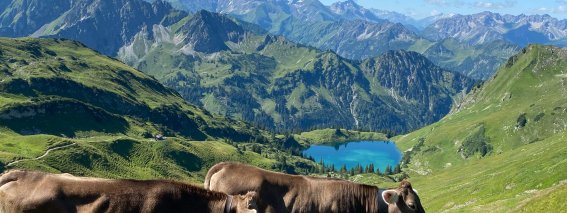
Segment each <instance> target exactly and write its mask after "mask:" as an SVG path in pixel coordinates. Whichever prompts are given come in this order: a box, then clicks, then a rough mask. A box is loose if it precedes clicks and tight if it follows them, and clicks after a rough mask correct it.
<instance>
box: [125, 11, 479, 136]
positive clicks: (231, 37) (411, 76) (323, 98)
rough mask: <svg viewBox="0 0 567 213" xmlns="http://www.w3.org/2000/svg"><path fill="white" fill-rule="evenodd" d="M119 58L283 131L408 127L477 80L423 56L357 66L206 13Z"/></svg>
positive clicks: (201, 99)
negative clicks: (436, 63)
mask: <svg viewBox="0 0 567 213" xmlns="http://www.w3.org/2000/svg"><path fill="white" fill-rule="evenodd" d="M219 41H220V42H219ZM118 58H119V59H120V60H122V61H125V62H126V63H128V64H130V65H132V66H134V67H136V68H138V69H140V70H142V71H144V72H147V73H150V74H151V75H153V76H156V78H158V79H159V80H160V81H162V82H164V84H166V85H167V86H169V87H171V88H175V89H176V90H177V91H179V92H180V93H181V94H182V95H183V96H184V98H185V99H186V100H188V101H189V102H191V103H193V104H196V105H199V106H202V107H204V108H205V109H207V110H209V111H211V112H215V113H218V114H222V115H229V116H231V117H237V118H240V119H243V120H245V121H249V122H253V123H255V124H257V125H260V126H262V127H265V128H268V129H277V130H283V131H290V130H308V129H313V128H328V127H335V126H340V127H345V128H351V129H369V130H392V131H395V132H403V131H408V130H410V129H413V128H417V127H419V126H422V125H425V124H427V123H431V122H434V121H436V120H438V119H440V118H441V117H442V116H444V115H445V114H446V113H448V112H449V110H450V106H451V105H452V103H453V97H454V96H456V95H458V94H460V93H461V92H466V91H467V90H468V88H470V87H471V86H472V85H473V84H474V82H475V81H473V80H470V79H468V78H466V77H464V76H462V75H460V74H457V73H453V72H450V71H448V70H444V69H442V68H439V67H437V66H436V65H434V64H433V63H431V62H430V61H429V60H427V59H426V58H425V57H423V56H421V55H420V54H418V53H415V52H406V51H402V50H399V51H390V52H387V53H385V54H383V55H382V56H379V57H375V58H371V59H367V60H364V61H360V62H359V61H351V60H348V59H344V58H342V57H340V56H339V55H337V54H336V53H334V52H330V51H327V52H323V51H319V50H316V49H314V48H310V47H306V46H302V45H297V44H295V43H293V42H290V41H288V40H287V39H285V38H283V37H278V36H273V35H269V34H256V33H255V32H253V31H249V30H247V29H245V28H244V27H241V26H239V25H238V24H237V23H236V22H234V21H233V20H232V19H230V18H228V17H226V16H223V15H219V14H216V13H211V12H207V11H198V12H197V13H196V14H194V15H193V16H191V17H190V18H186V19H183V20H181V21H180V22H179V23H174V24H173V25H172V26H163V25H157V26H154V28H153V29H152V30H151V31H149V30H143V31H141V32H140V33H139V34H138V35H136V37H135V40H134V41H133V42H132V43H131V44H130V45H128V46H125V47H124V48H122V49H121V51H120V53H119V54H118ZM418 103H420V104H418ZM373 113H376V114H373ZM329 114H335V116H326V115H329ZM378 114H381V115H388V116H377V115H378Z"/></svg>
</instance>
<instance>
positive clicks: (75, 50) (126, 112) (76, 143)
mask: <svg viewBox="0 0 567 213" xmlns="http://www.w3.org/2000/svg"><path fill="white" fill-rule="evenodd" d="M159 134H163V135H164V136H166V139H165V140H155V139H153V138H154V136H156V135H159ZM242 143H252V144H258V146H259V147H261V148H262V149H261V150H259V151H258V150H256V151H257V152H261V153H262V154H259V153H257V152H252V151H246V150H244V149H243V148H242V145H240V144H242ZM281 143H282V140H281V139H278V138H277V137H274V138H272V137H269V136H268V134H266V133H265V132H263V131H260V130H258V129H256V128H253V127H251V126H249V125H247V124H245V123H242V122H239V121H234V120H230V119H226V118H223V117H217V116H213V115H211V114H210V113H208V112H207V111H204V110H201V109H199V108H197V107H195V106H192V105H189V104H187V103H186V102H185V101H184V100H183V99H182V98H181V96H180V95H179V94H177V93H176V92H175V91H173V90H171V89H168V88H165V87H164V86H162V85H161V84H160V83H158V82H157V81H156V80H155V79H153V78H152V77H149V76H148V75H146V74H144V73H142V72H140V71H137V70H135V69H133V68H131V67H128V66H127V65H125V64H123V63H121V62H119V61H117V60H115V59H112V58H109V57H106V56H102V55H100V54H99V53H97V52H96V51H93V50H91V49H88V48H86V47H85V46H84V45H82V44H80V43H78V42H74V41H68V40H59V39H31V38H24V39H5V38H4V39H0V148H1V149H0V150H2V151H1V152H0V170H4V169H7V168H29V169H39V170H47V171H53V172H68V173H72V174H78V175H84V176H97V177H115V178H116V177H122V178H126V177H128V178H142V179H145V178H158V177H159V178H174V179H182V180H189V181H193V182H198V181H202V180H203V178H204V174H205V173H206V171H207V169H208V167H209V166H212V165H213V164H215V163H216V162H220V161H227V160H228V161H241V162H248V163H251V164H254V165H258V166H261V167H264V168H269V169H276V170H279V169H285V170H286V171H288V172H292V173H293V172H302V171H307V170H308V169H310V168H311V167H313V165H314V163H313V162H311V161H307V160H305V159H302V158H300V157H296V156H292V155H290V154H289V153H288V152H287V151H285V149H283V147H282V146H281V145H278V144H281ZM279 147H282V149H278V148H279ZM283 158H286V159H287V162H286V163H284V164H282V163H281V162H276V161H275V160H272V159H283ZM297 165H300V166H297Z"/></svg>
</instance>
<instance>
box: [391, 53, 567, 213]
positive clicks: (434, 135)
mask: <svg viewBox="0 0 567 213" xmlns="http://www.w3.org/2000/svg"><path fill="white" fill-rule="evenodd" d="M566 53H567V52H566V50H564V49H559V48H554V47H549V46H537V45H532V46H529V47H528V48H527V49H526V50H525V51H524V53H521V54H519V55H518V56H515V57H514V58H513V59H511V60H512V61H511V62H510V63H509V64H508V65H507V66H506V67H503V68H502V69H501V70H499V72H498V73H497V75H496V77H495V78H494V79H492V80H490V81H488V82H486V83H485V84H484V85H483V86H481V87H480V88H476V89H475V90H474V91H473V92H472V93H471V94H469V95H468V96H467V97H466V98H465V99H464V102H463V103H462V104H461V106H460V107H459V108H458V109H455V110H454V112H453V113H451V114H450V115H448V116H447V117H445V118H444V119H442V120H441V121H439V122H437V123H434V124H432V125H429V126H427V127H424V128H422V129H420V130H417V131H415V132H412V133H410V134H407V135H402V136H398V137H395V138H394V139H393V140H394V141H396V143H397V145H398V147H400V149H401V150H412V149H413V148H414V145H415V144H417V143H418V141H420V140H423V141H424V145H423V147H421V148H420V150H421V151H418V152H416V153H414V154H412V155H411V163H410V165H409V166H408V167H407V168H406V169H404V171H406V172H407V173H409V174H410V175H411V177H412V178H411V180H412V181H413V182H415V186H416V187H418V189H419V190H420V196H421V197H423V198H422V200H423V202H424V205H425V207H426V210H428V211H433V212H441V211H445V212H463V211H464V212H479V211H480V212H482V211H490V212H507V211H516V210H521V209H524V208H525V209H526V210H527V209H529V208H530V207H529V206H531V205H530V204H531V203H534V205H535V206H537V208H541V207H544V206H543V204H549V205H550V206H546V207H545V208H546V209H548V210H552V209H560V208H561V206H564V204H563V203H562V202H560V201H558V200H553V199H557V198H559V197H557V195H558V194H562V193H565V187H564V186H562V185H561V184H560V182H562V181H564V180H566V179H567V173H565V172H564V171H567V160H566V158H565V156H567V146H565V141H566V140H565V136H567V133H566V130H567V125H565V124H566V123H567V119H566V118H567V117H566V114H565V113H566V111H565V109H566V108H567V98H566V97H567V96H566V94H567V91H566V90H565V89H564V83H565V82H564V80H565V79H563V78H560V77H558V76H561V75H562V74H563V73H565V72H567V71H566V70H564V67H565V66H566V65H567V60H566V59H565V57H564V56H565V55H567V54H566ZM521 115H525V119H526V123H525V125H518V121H519V120H523V119H519V118H521V117H522V116H521ZM481 130H482V131H481ZM480 133H482V134H480ZM482 135H484V136H482ZM467 141H468V142H467ZM470 141H472V142H470ZM483 143H487V144H488V145H489V146H491V147H492V150H489V152H488V153H487V155H486V156H482V154H479V153H476V154H473V155H471V156H469V157H468V158H463V157H462V156H461V152H460V151H459V150H460V149H461V148H462V147H463V145H466V146H474V147H472V149H471V150H476V149H477V148H476V146H477V145H479V146H482V144H483ZM467 144H468V145H467ZM548 195H555V196H552V197H549V196H548ZM542 196H544V197H546V199H548V200H547V201H541V200H539V199H538V198H537V197H542ZM524 204H526V205H524ZM536 204H537V205H536ZM522 206H524V207H522Z"/></svg>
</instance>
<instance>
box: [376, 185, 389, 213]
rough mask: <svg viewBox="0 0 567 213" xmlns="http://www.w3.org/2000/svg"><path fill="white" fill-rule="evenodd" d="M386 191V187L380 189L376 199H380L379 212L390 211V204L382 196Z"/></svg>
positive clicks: (385, 212)
mask: <svg viewBox="0 0 567 213" xmlns="http://www.w3.org/2000/svg"><path fill="white" fill-rule="evenodd" d="M384 191H386V190H385V189H378V196H377V197H376V199H378V213H387V212H388V204H387V203H386V201H385V200H384V197H382V192H384Z"/></svg>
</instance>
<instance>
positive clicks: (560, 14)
mask: <svg viewBox="0 0 567 213" xmlns="http://www.w3.org/2000/svg"><path fill="white" fill-rule="evenodd" d="M320 1H321V2H323V3H324V4H332V3H333V2H336V1H338V0H320ZM341 1H344V0H341ZM356 2H358V4H360V5H363V6H364V7H366V8H376V9H382V10H390V11H396V12H400V13H402V14H406V15H410V16H412V17H414V18H423V17H427V16H430V15H435V14H439V13H445V14H449V13H459V14H472V13H478V12H482V11H492V12H498V13H503V14H513V15H519V14H549V15H551V16H553V17H557V18H560V19H565V18H567V0H482V1H481V0H356Z"/></svg>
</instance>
